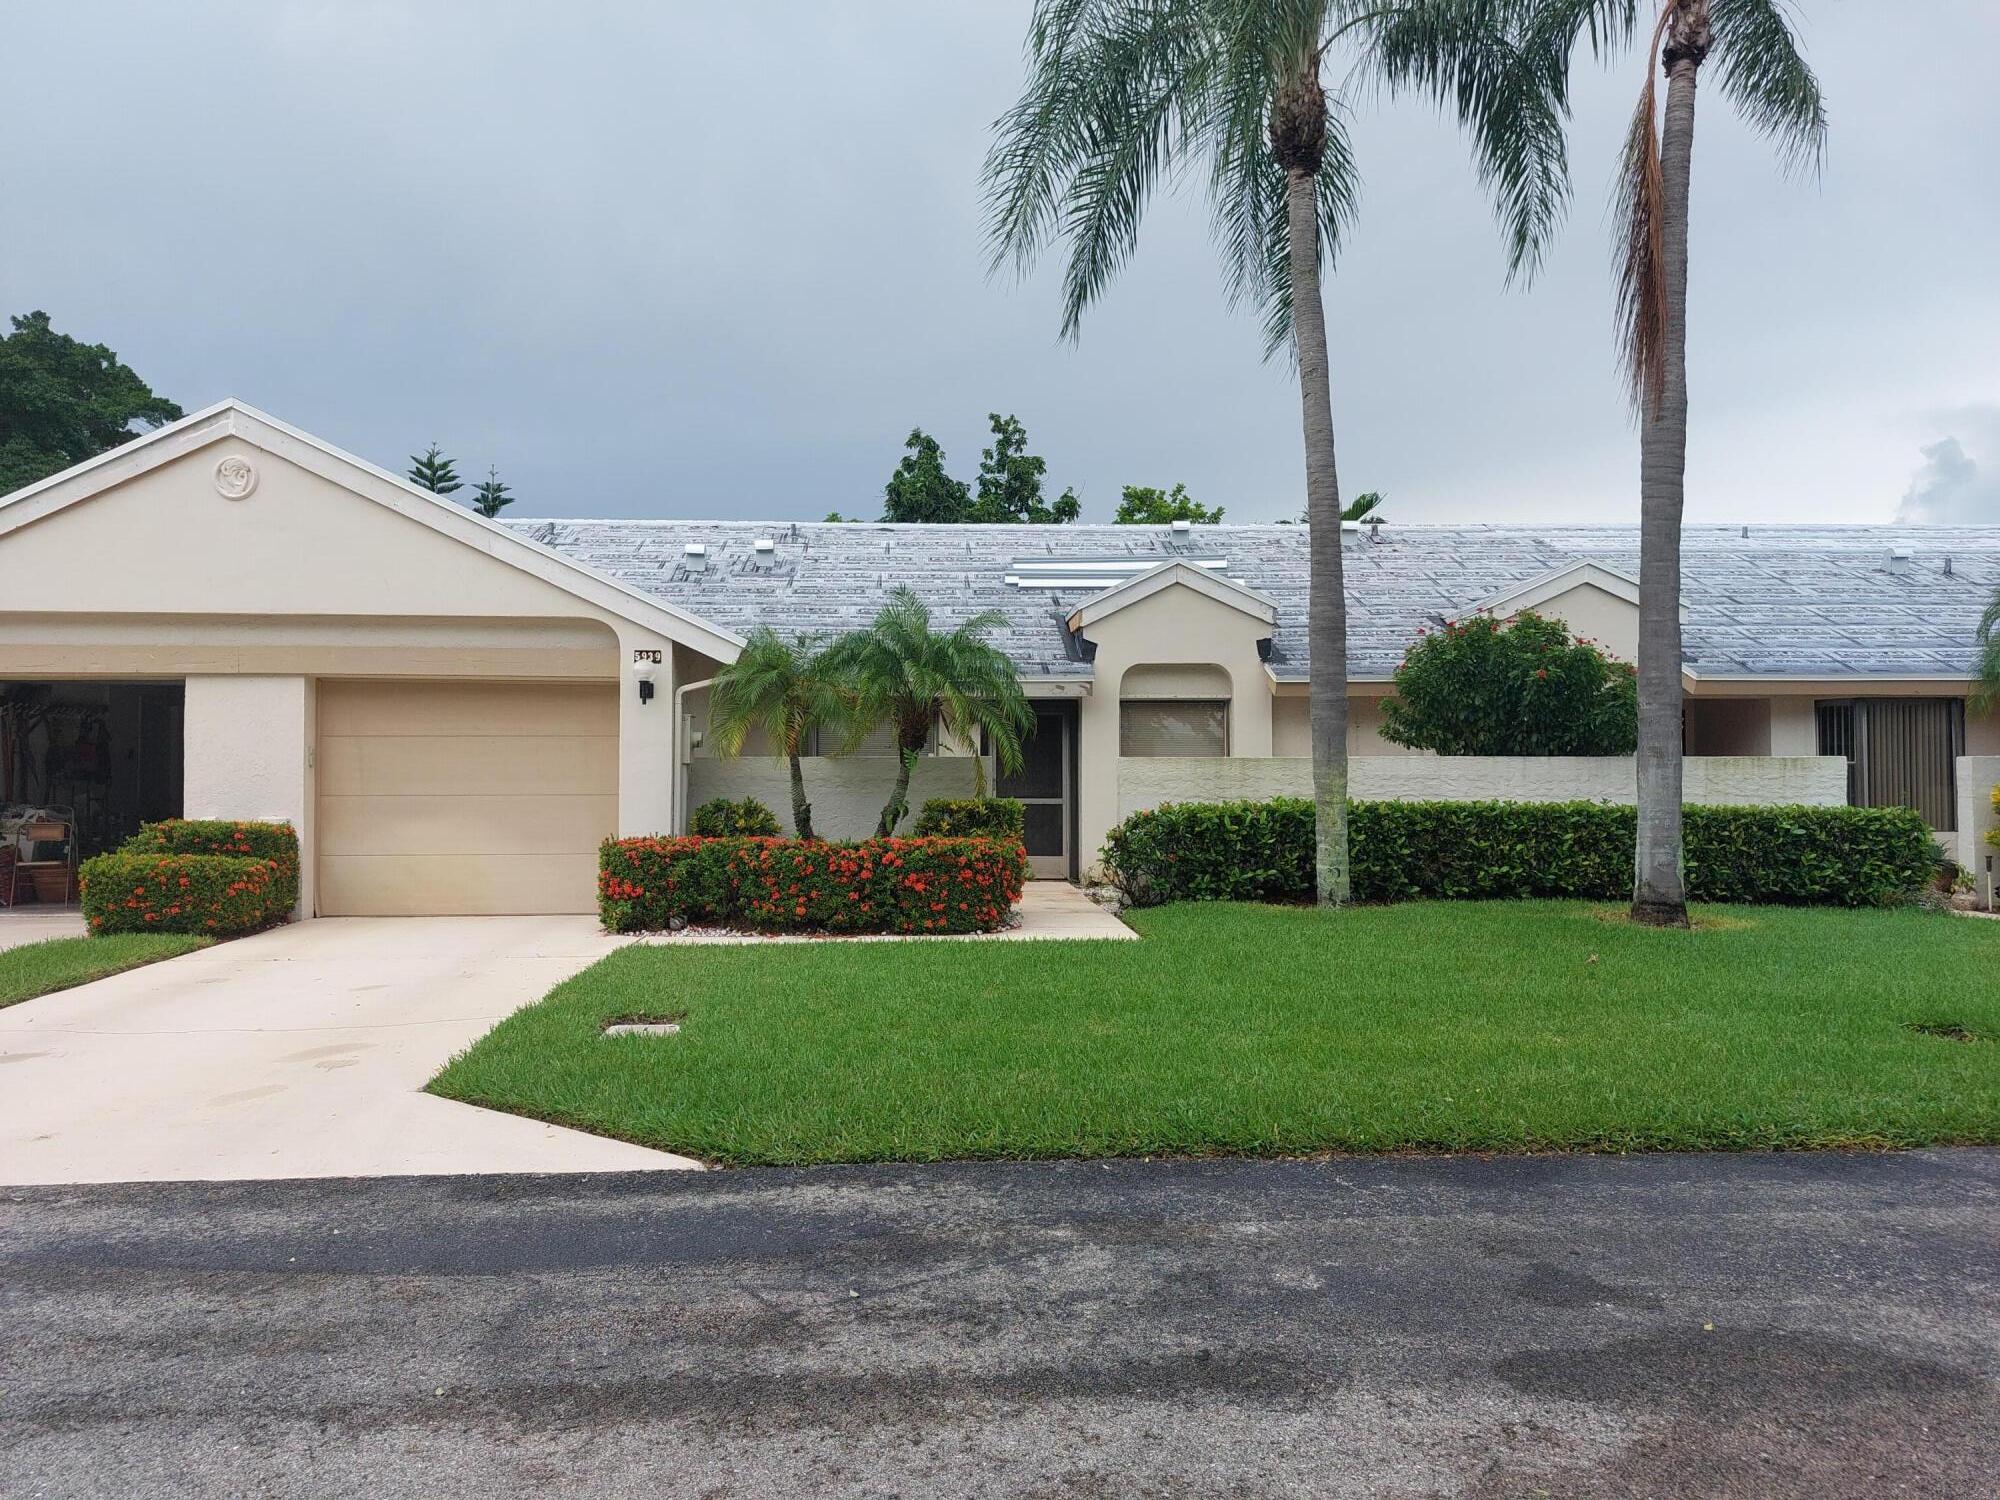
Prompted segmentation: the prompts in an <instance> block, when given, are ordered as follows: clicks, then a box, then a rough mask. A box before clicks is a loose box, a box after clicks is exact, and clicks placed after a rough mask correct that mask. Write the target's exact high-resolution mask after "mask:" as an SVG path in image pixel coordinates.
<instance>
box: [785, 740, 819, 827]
mask: <svg viewBox="0 0 2000 1500" xmlns="http://www.w3.org/2000/svg"><path fill="white" fill-rule="evenodd" d="M785 758H786V759H787V760H788V761H790V762H791V767H792V832H793V834H794V835H795V836H797V837H799V838H802V839H812V838H816V837H818V835H816V834H815V833H814V832H813V810H812V805H811V804H810V803H808V802H807V801H806V773H805V767H803V766H802V765H800V764H799V752H798V751H797V750H793V751H792V752H791V753H790V754H788V755H787V756H786V757H785Z"/></svg>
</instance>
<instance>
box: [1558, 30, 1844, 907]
mask: <svg viewBox="0 0 2000 1500" xmlns="http://www.w3.org/2000/svg"><path fill="white" fill-rule="evenodd" d="M1521 3H1522V4H1524V6H1525V7H1526V9H1527V10H1528V11H1529V12H1531V13H1532V20H1531V21H1530V22H1529V25H1530V28H1531V30H1532V31H1533V32H1534V33H1535V34H1536V36H1537V37H1538V39H1539V41H1540V43H1541V44H1542V45H1544V46H1546V47H1547V49H1548V57H1547V63H1546V64H1545V69H1546V73H1547V76H1548V77H1549V78H1550V80H1551V85H1552V87H1554V88H1555V89H1556V91H1557V92H1558V93H1559V94H1560V93H1562V92H1563V90H1564V84H1563V83H1562V82H1561V81H1560V80H1561V78H1562V70H1563V69H1565V68H1566V67H1567V64H1568V59H1569V56H1570V55H1571V53H1572V52H1573V51H1574V50H1575V47H1576V43H1577V41H1578V40H1579V38H1581V37H1587V38H1588V39H1589V42H1590V44H1591V46H1592V47H1593V48H1594V49H1595V50H1596V51H1597V52H1598V53H1600V54H1603V53H1606V52H1609V51H1611V50H1614V49H1616V48H1618V47H1621V46H1623V45H1624V44H1625V43H1627V42H1629V41H1630V40H1631V39H1632V38H1633V37H1634V36H1635V35H1637V34H1639V32H1638V22H1639V5H1638V0H1521ZM1789 9H1790V7H1789V5H1788V4H1787V0H1661V3H1660V7H1659V14H1658V16H1657V18H1656V19H1655V20H1654V22H1653V26H1652V29H1651V31H1650V32H1649V33H1645V35H1646V37H1647V41H1646V47H1645V63H1646V85H1645V87H1644V88H1643V89H1641V90H1640V93H1639V106H1638V109H1637V110H1636V111H1635V112H1634V113H1633V116H1632V124H1631V127H1630V129H1629V130H1628V132H1627V134H1626V137H1625V154H1624V159H1623V165H1622V168H1621V171H1620V174H1619V184H1618V213H1617V216H1616V222H1615V227H1614V234H1615V235H1616V252H1617V270H1618V337H1619V350H1620V353H1621V355H1622V357H1623V363H1624V365H1625V370H1626V375H1627V378H1628V380H1629V382H1630V387H1631V392H1630V393H1631V400H1632V407H1633V411H1634V413H1635V414H1636V415H1637V418H1638V422H1639V764H1638V779H1639V784H1638V794H1639V795H1638V802H1639V811H1638V824H1639V839H1638V848H1637V850H1636V857H1635V860H1634V867H1635V879H1634V882H1633V889H1632V916H1633V919H1634V920H1635V921H1640V922H1647V923H1653V924H1656V925H1661V926H1675V927H1685V926H1686V925H1687V920H1688V916H1687V886H1686V883H1685V881H1684V879H1683V877H1682V859H1681V696H1682V695H1681V665H1682V661H1681V616H1680V597H1681V508H1682V501H1683V497H1684V491H1685V479H1686V474H1687V432H1688V389H1687V294H1688V194H1689V188H1690V184H1691V180H1692V167H1693V154H1694V119H1695V89H1696V84H1697V82H1698V80H1699V78H1700V76H1701V70H1702V67H1703V65H1704V64H1705V63H1707V62H1708V61H1709V60H1710V59H1711V58H1712V59H1713V60H1714V62H1715V65H1716V69H1717V74H1718V76H1717V82H1718V84H1719V85H1720V87H1721V89H1722V94H1723V97H1724V98H1725V99H1727V100H1728V101H1729V102H1730V103H1731V104H1732V105H1734V106H1735V107H1736V109H1737V111H1738V112H1739V113H1740V114H1742V115H1743V117H1744V118H1745V119H1746V120H1748V121H1749V122H1750V124H1751V125H1753V126H1754V127H1756V128H1757V129H1758V130H1760V131H1762V132H1763V133H1764V134H1765V135H1768V136H1770V137H1771V138H1772V139H1773V140H1774V141H1775V142H1777V144H1778V146H1779V148H1780V151H1781V153H1782V154H1783V155H1784V157H1785V158H1786V160H1787V162H1788V163H1789V164H1790V165H1793V166H1797V167H1805V168H1816V167H1817V166H1818V164H1819V159H1820V153H1821V150H1822V148H1823V146H1824V144H1825V140H1826V108H1825V104H1824V102H1823V101H1822V99H1821V98H1820V91H1819V82H1818V80H1817V79H1815V78H1814V77H1813V73H1812V69H1811V68H1809V67H1807V66H1806V63H1805V59H1804V58H1803V57H1802V56H1801V55H1800V53H1799V48H1798V43H1797V40H1796V38H1795V37H1794V36H1793V34H1792V29H1791V23H1790V21H1789V19H1788V16H1787V12H1788V10H1789ZM1656 66H1657V70H1658V71H1657V72H1656V71H1655V68H1656ZM1660 74H1664V75H1665V77H1666V80H1667V97H1666V107H1665V111H1664V120H1662V111H1661V108H1660V101H1659V96H1658V90H1657V83H1658V78H1659V76H1660Z"/></svg>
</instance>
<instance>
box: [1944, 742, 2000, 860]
mask: <svg viewBox="0 0 2000 1500" xmlns="http://www.w3.org/2000/svg"><path fill="white" fill-rule="evenodd" d="M1996 786H2000V755H1962V756H1960V757H1959V759H1958V839H1957V848H1956V849H1955V850H1954V851H1953V855H1952V857H1953V858H1954V859H1956V860H1957V861H1958V862H1959V864H1960V865H1962V866H1964V867H1965V869H1967V870H1968V871H1970V872H1971V873H1972V876H1973V878H1974V879H1975V880H1978V879H1980V878H1981V877H1982V876H1983V875H1984V873H1985V870H1986V858H1987V856H1988V855H1991V856H1992V857H1993V863H1994V866H1995V868H1996V869H2000V845H1995V844H1990V843H1988V842H1987V835H1988V834H1991V833H1994V832H1995V831H1996V830H2000V813H1996V812H1995V811H1994V807H1993V789H1994V788H1995V787H1996ZM1984 889H1985V887H1984V886H1983V885H1982V886H1981V890H1984Z"/></svg>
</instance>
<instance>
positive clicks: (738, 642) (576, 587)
mask: <svg viewBox="0 0 2000 1500" xmlns="http://www.w3.org/2000/svg"><path fill="white" fill-rule="evenodd" d="M226 437H238V438H241V439H243V441H245V442H247V443H250V444H252V445H253V446H255V447H258V448H261V449H263V450H264V451H265V452H267V453H271V454H273V455H275V456H277V457H279V458H282V459H285V460H286V461H287V462H289V463H294V464H297V465H298V466H299V467H300V468H302V469H305V470H306V471H307V472H309V473H312V474H317V475H318V476H319V477H320V478H322V479H325V480H327V481H328V482H330V483H333V484H337V485H339V486H340V487H341V488H342V489H345V490H347V491H349V492H350V493H353V494H356V495H359V496H361V497H362V498H363V499H366V500H372V501H374V502H375V503H376V504H378V505H382V506H385V507H387V508H388V509H390V510H393V511H395V512H396V513H397V514H399V515H402V516H406V517H408V518H409V519H410V520H412V521H415V522H417V523H418V524H419V525H422V526H427V527H429V528H430V529H431V530H433V531H437V532H441V533H443V534H444V535H446V536H448V537H451V538H452V539H453V540H454V541H459V542H463V543H465V544H466V545H467V546H470V547H474V548H476V549H477V550H479V551H481V552H484V553H486V554H487V556H489V557H491V558H493V559H494V560H495V561H496V562H501V563H505V564H506V565H507V566H509V567H513V568H518V569H520V570H521V571H522V572H524V573H529V574H532V575H534V576H535V577H537V578H540V579H541V580H542V581H543V582H545V583H549V584H553V585H554V586H555V587H556V588H559V589H561V590H563V591H564V592H565V593H568V594H574V595H575V596H576V597H577V598H579V599H583V600H585V601H587V602H589V603H591V604H595V605H597V606H598V607H599V608H601V609H604V610H607V611H609V612H610V613H611V614H614V615H616V616H618V617H619V618H620V619H624V620H629V621H630V622H632V623H633V624H635V625H639V626H642V627H644V628H645V629H647V630H652V631H657V632H658V633H659V634H661V635H664V636H666V637H667V638H668V639H669V640H674V641H678V642H680V643H681V644H683V645H686V646H689V647H692V648H693V649H695V650H697V651H700V652H702V653H703V654H704V655H707V656H714V657H718V658H720V659H722V660H725V661H728V660H733V659H734V658H735V656H736V653H737V651H738V650H739V649H740V648H741V647H742V645H743V638H742V637H741V636H739V635H737V634H736V633H735V632H734V631H732V630H725V629H724V628H722V627H721V626H719V625H712V624H710V623H709V622H708V621H706V620H703V619H701V618H700V617H699V616H697V615H692V614H689V613H688V612H687V611H686V610H684V609H680V608H678V607H676V606H674V605H672V604H669V603H667V602H666V601H665V600H663V599H655V598H654V597H653V596H652V595H650V594H646V593H643V592H641V591H640V590H638V589H635V588H633V587H632V586H631V585H630V584H627V583H621V582H620V581H619V580H617V579H615V578H612V577H610V576H608V575H606V574H604V573H600V572H598V571H597V569H595V568H592V567H589V566H588V565H586V564H584V563H580V562H578V561H577V560H576V559H575V558H572V557H567V556H565V555H563V554H562V553H560V552H557V551H556V550H555V549H553V548H551V547H545V546H543V545H542V544H541V543H540V542H536V541H531V540H529V539H528V538H527V537H525V536H522V535H521V534H520V533H519V532H517V531H514V530H513V529H511V528H510V527H507V526H503V525H501V524H500V523H499V522H497V521H489V520H488V519H487V518H486V517H484V516H482V515H479V514H477V513H476V512H473V511H470V510H467V509H466V508H465V507H464V506H462V505H454V504H453V503H452V502H451V501H449V500H447V499H445V498H444V497H443V496H442V495H434V494H432V493H431V492H430V491H429V490H425V489H419V488H418V487H417V486H416V485H413V484H411V483H410V482H409V481H408V480H407V479H404V478H402V477H400V476H399V475H395V474H391V473H390V472H389V471H388V470H386V469H380V468H377V467H376V466H375V465H374V464H371V463H369V462H368V461H367V460H366V459H363V458H357V457H355V456H354V455H353V454H352V453H348V452H346V451H344V450H343V449H340V448H336V447H334V446H333V445H332V444H331V443H328V442H324V441H322V440H321V439H319V438H316V437H314V436H313V435H312V434H311V433H309V432H304V431H302V430H300V429H299V428H296V427H293V426H292V425H291V424H290V423H287V422H282V421H280V420H278V418H276V417H273V416H271V415H269V414H268V413H266V412H261V411H259V410H257V409H256V408H255V407H253V406H249V405H246V404H245V403H244V402H241V401H238V400H236V399H234V398H233V397H232V398H229V399H227V400H223V401H218V402H217V403H216V404H215V405H213V406H209V407H205V408H203V409H202V410H201V411H198V412H194V413H192V414H191V415H189V416H185V417H182V418H181V419H180V420H179V421H177V422H169V423H168V424H167V425H166V426H164V427H160V428H158V429H156V430H154V431H152V432H148V433H144V434H142V435H140V436H139V437H136V438H134V439H133V440H132V441H131V442H129V443H126V444H123V445H122V446H120V447H117V448H113V449H112V450H111V451H110V452H109V453H101V454H99V455H98V456H97V457H96V458H92V459H86V460H85V461H84V462H83V463H80V464H77V465H75V466H73V467H71V468H68V469H65V470H63V471H62V472H61V473H60V474H52V475H50V476H49V477H48V478H47V479H44V480H41V481H39V482H38V483H35V484H31V485H29V486H28V487H27V488H26V489H22V490H16V491H15V492H14V493H13V494H12V495H10V496H7V497H6V498H5V499H0V539H4V538H5V537H6V536H7V535H8V534H9V533H10V532H13V531H18V530H19V529H20V528H21V527H23V526H27V525H29V524H31V523H32V522H35V521H39V520H41V519H43V518H44V517H47V516H51V515H54V514H55V513H57V512H58V511H62V510H66V509H67V508H68V507H70V506H72V505H75V504H78V503H79V502H81V501H84V500H87V499H89V498H90V497H91V496H93V495H97V494H101V493H103V492H104V491H105V490H108V489H110V488H111V487H112V486H114V485H118V484H123V483H125V482H126V481H128V480H131V479H136V478H137V477H139V476H140V475H142V474H147V473H150V472H151V471H153V470H154V469H157V468H160V467H161V466H162V465H165V464H168V463H171V462H173V461H174V460H175V459H177V458H182V457H184V456H186V455H187V454H189V453H193V452H196V451H198V450H199V449H202V448H205V447H208V446H209V445H210V444H212V443H216V442H220V441H221V440H222V439H223V438H226Z"/></svg>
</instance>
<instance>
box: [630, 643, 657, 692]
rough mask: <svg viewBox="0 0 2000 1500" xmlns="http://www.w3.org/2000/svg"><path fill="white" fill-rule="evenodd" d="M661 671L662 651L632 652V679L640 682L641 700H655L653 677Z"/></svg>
mask: <svg viewBox="0 0 2000 1500" xmlns="http://www.w3.org/2000/svg"><path fill="white" fill-rule="evenodd" d="M659 672H660V653H659V652H657V651H634V652H633V653H632V680H633V681H634V682H636V683H638V684H639V701H640V702H641V703H651V702H652V701H653V679H654V678H655V677H657V676H658V675H659Z"/></svg>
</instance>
